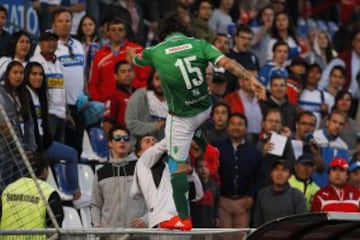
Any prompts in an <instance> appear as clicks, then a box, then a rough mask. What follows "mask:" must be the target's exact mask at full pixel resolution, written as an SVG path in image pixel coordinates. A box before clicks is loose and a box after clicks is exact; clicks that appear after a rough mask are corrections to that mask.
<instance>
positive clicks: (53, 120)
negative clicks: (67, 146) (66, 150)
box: [49, 114, 65, 143]
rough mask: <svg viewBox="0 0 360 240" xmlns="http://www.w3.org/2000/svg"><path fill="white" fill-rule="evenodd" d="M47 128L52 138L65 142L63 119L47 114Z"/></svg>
mask: <svg viewBox="0 0 360 240" xmlns="http://www.w3.org/2000/svg"><path fill="white" fill-rule="evenodd" d="M49 130H50V133H51V136H52V137H53V140H55V141H58V142H61V143H64V142H65V119H61V118H59V117H57V116H55V115H52V114H49Z"/></svg>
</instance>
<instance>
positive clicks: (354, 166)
mask: <svg viewBox="0 0 360 240" xmlns="http://www.w3.org/2000/svg"><path fill="white" fill-rule="evenodd" d="M357 168H360V162H359V161H356V162H354V163H352V164H350V168H349V171H350V172H352V171H355V170H356V169H357Z"/></svg>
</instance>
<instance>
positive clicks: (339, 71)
mask: <svg viewBox="0 0 360 240" xmlns="http://www.w3.org/2000/svg"><path fill="white" fill-rule="evenodd" d="M344 83H345V68H344V67H343V66H340V65H335V66H333V67H332V68H331V70H330V75H329V81H328V84H327V87H326V88H325V91H326V92H327V93H329V96H330V98H329V102H326V104H327V105H328V106H329V108H332V107H333V106H334V104H335V96H336V95H337V93H338V92H339V91H340V90H342V88H343V86H344Z"/></svg>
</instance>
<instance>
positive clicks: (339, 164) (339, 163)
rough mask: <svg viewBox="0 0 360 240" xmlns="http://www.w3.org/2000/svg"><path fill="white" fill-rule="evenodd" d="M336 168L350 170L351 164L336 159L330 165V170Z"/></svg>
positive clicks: (344, 160)
mask: <svg viewBox="0 0 360 240" xmlns="http://www.w3.org/2000/svg"><path fill="white" fill-rule="evenodd" d="M334 167H339V168H342V169H345V170H348V169H349V164H348V162H347V161H346V159H344V158H341V157H336V158H334V159H333V160H331V162H330V164H329V168H334Z"/></svg>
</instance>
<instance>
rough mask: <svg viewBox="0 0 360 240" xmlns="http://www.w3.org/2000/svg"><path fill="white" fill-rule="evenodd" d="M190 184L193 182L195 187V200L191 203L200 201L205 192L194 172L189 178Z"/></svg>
mask: <svg viewBox="0 0 360 240" xmlns="http://www.w3.org/2000/svg"><path fill="white" fill-rule="evenodd" d="M187 179H188V182H193V183H194V185H195V198H194V199H191V202H196V201H199V200H200V199H202V198H203V196H204V190H203V187H202V184H201V181H200V178H199V176H198V175H197V174H196V173H195V171H193V173H192V174H191V175H188V176H187Z"/></svg>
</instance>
